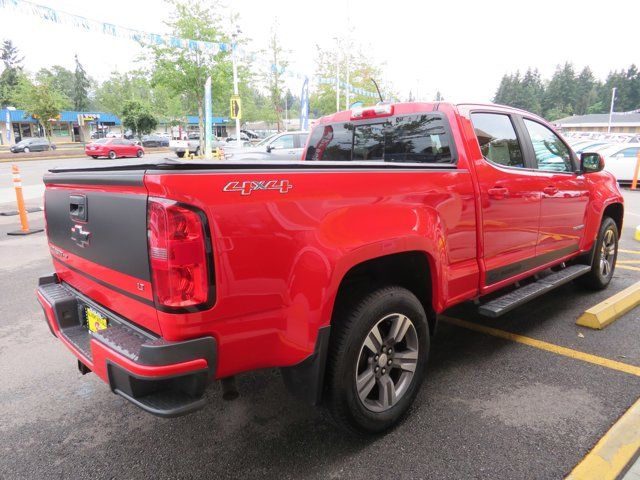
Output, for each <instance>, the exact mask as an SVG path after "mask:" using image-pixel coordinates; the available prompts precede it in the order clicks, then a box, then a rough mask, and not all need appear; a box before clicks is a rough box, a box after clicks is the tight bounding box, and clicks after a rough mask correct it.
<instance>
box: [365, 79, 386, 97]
mask: <svg viewBox="0 0 640 480" xmlns="http://www.w3.org/2000/svg"><path fill="white" fill-rule="evenodd" d="M369 80H371V81H372V82H373V84H374V85H375V86H376V90H377V91H378V96H379V97H380V103H384V99H383V98H382V94H381V93H380V89H379V88H378V84H377V83H376V81H375V80H374V79H373V78H370V79H369Z"/></svg>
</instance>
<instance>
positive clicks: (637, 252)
mask: <svg viewBox="0 0 640 480" xmlns="http://www.w3.org/2000/svg"><path fill="white" fill-rule="evenodd" d="M618 251H619V252H622V253H635V254H636V255H640V250H623V249H622V248H619V249H618Z"/></svg>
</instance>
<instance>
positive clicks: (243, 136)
mask: <svg viewBox="0 0 640 480" xmlns="http://www.w3.org/2000/svg"><path fill="white" fill-rule="evenodd" d="M225 141H226V142H227V143H229V142H235V141H236V137H235V136H229V137H227V138H225ZM240 141H241V142H245V143H251V138H250V137H249V135H247V134H246V133H243V132H242V131H240Z"/></svg>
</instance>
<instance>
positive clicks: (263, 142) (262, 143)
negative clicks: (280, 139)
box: [256, 133, 278, 147]
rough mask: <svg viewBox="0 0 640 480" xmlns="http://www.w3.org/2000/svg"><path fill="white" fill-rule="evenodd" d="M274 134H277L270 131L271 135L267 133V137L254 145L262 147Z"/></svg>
mask: <svg viewBox="0 0 640 480" xmlns="http://www.w3.org/2000/svg"><path fill="white" fill-rule="evenodd" d="M276 135H278V134H277V133H272V134H271V135H269V136H268V137H267V138H265V139H263V140H260V141H259V142H258V143H257V144H256V146H257V147H264V146H265V145H267V143H269V142H270V141H271V140H273V137H275V136H276Z"/></svg>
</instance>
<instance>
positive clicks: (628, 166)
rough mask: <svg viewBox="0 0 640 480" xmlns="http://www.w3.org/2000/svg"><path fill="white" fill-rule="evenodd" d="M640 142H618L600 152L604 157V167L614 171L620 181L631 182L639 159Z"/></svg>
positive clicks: (608, 170)
mask: <svg viewBox="0 0 640 480" xmlns="http://www.w3.org/2000/svg"><path fill="white" fill-rule="evenodd" d="M638 150H640V143H618V144H615V145H612V146H610V147H609V148H606V149H604V150H600V151H599V152H598V153H599V154H600V155H602V157H603V158H604V169H605V170H606V171H607V172H611V173H613V176H614V177H616V180H618V183H630V182H631V181H632V180H633V174H634V171H635V168H636V162H637V161H638Z"/></svg>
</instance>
